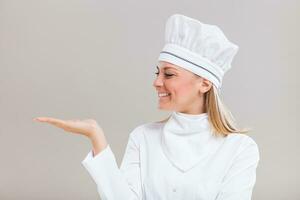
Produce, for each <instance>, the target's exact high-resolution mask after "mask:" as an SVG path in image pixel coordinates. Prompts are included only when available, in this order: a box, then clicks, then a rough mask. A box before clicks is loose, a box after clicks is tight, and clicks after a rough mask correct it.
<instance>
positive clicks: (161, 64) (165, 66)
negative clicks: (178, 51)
mask: <svg viewBox="0 0 300 200" xmlns="http://www.w3.org/2000/svg"><path fill="white" fill-rule="evenodd" d="M156 68H157V69H158V70H159V69H162V70H166V69H173V70H176V71H180V67H178V66H176V65H174V64H171V63H168V62H164V61H160V62H159V63H158V65H157V66H156Z"/></svg>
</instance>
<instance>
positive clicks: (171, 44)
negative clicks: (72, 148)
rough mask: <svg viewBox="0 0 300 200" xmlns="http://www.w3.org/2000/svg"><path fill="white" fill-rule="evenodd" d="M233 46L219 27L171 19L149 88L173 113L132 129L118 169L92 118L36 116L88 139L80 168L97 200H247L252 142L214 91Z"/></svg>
mask: <svg viewBox="0 0 300 200" xmlns="http://www.w3.org/2000/svg"><path fill="white" fill-rule="evenodd" d="M237 51H238V46H237V45H235V44H234V43H232V42H230V41H229V40H228V39H227V38H226V36H225V35H224V33H223V32H222V30H221V29H220V28H218V27H217V26H215V25H209V24H205V23H202V22H200V21H198V20H196V19H193V18H190V17H187V16H184V15H181V14H174V15H172V16H170V17H169V18H168V20H167V23H166V30H165V46H164V47H163V49H162V51H161V52H160V54H159V58H158V65H157V67H156V68H157V72H156V74H157V77H156V79H155V80H154V82H153V86H154V87H155V89H156V91H157V93H158V98H159V102H158V104H159V109H162V110H169V111H171V115H170V116H169V117H168V118H167V119H166V120H163V121H158V122H149V123H145V124H142V125H139V126H137V127H136V128H134V129H133V130H132V132H131V133H130V134H129V139H128V144H127V147H126V151H125V154H124V157H123V160H122V163H121V166H120V168H119V167H118V166H117V163H116V159H115V156H114V153H113V152H112V150H111V148H110V145H109V144H108V143H107V141H106V138H105V135H104V133H103V130H102V129H101V127H100V126H99V125H98V124H97V122H96V121H95V120H93V119H87V120H61V119H56V118H50V117H38V118H35V120H36V121H40V122H47V123H50V124H53V125H54V126H57V127H59V128H62V129H64V130H65V131H67V132H72V133H78V134H82V135H84V136H86V137H88V138H89V139H90V141H91V143H92V146H93V149H92V150H91V151H90V152H89V153H88V154H87V156H86V158H85V159H84V160H83V161H82V165H83V166H84V167H85V169H86V170H87V171H88V173H89V174H90V175H91V177H92V179H93V180H94V181H95V183H96V185H97V190H98V193H99V196H100V197H101V199H103V200H104V199H107V200H138V199H145V200H146V199H147V200H250V199H251V196H252V191H253V188H254V185H255V182H256V168H257V166H258V162H259V151H258V146H257V144H256V142H255V141H254V140H253V139H252V138H251V137H250V136H248V135H246V134H245V133H246V132H247V130H241V129H238V128H237V127H236V125H235V123H234V120H233V117H232V115H231V113H230V111H228V110H227V109H226V108H225V106H224V105H223V104H222V101H221V99H220V96H219V92H220V88H221V84H222V79H223V76H224V74H225V72H226V71H227V70H229V69H230V68H231V62H232V60H233V57H234V56H235V54H236V53H237Z"/></svg>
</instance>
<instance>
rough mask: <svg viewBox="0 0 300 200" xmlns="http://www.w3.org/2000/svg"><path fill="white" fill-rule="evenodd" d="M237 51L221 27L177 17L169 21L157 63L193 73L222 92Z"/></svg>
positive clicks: (178, 15) (171, 17)
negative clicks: (224, 78)
mask: <svg viewBox="0 0 300 200" xmlns="http://www.w3.org/2000/svg"><path fill="white" fill-rule="evenodd" d="M238 49H239V47H238V46H237V45H236V44H234V43H232V42H230V41H229V40H228V39H227V38H226V36H225V35H224V33H223V31H222V30H221V29H220V28H219V27H218V26H216V25H210V24H205V23H202V22H200V21H198V20H196V19H193V18H190V17H187V16H184V15H181V14H174V15H172V16H170V17H169V18H168V20H167V23H166V27H165V45H164V47H163V49H162V51H161V52H160V54H159V58H158V60H159V61H166V62H170V63H172V64H175V65H178V66H180V67H182V68H185V69H187V70H190V71H192V72H193V73H195V74H197V75H199V76H202V77H204V78H206V79H208V80H210V81H211V82H212V83H213V84H214V85H215V86H216V87H217V88H218V89H220V87H221V85H222V79H223V76H224V74H225V72H227V71H228V70H229V69H230V68H231V63H232V60H233V58H234V56H235V55H236V53H237V51H238Z"/></svg>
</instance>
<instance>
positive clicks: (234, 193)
mask: <svg viewBox="0 0 300 200" xmlns="http://www.w3.org/2000/svg"><path fill="white" fill-rule="evenodd" d="M258 162H259V149H258V146H257V144H256V142H255V141H254V140H253V139H252V138H251V137H250V136H248V135H245V134H240V133H232V134H229V135H228V136H226V137H224V136H216V135H215V134H212V131H211V128H210V126H209V121H208V114H207V113H201V114H196V115H195V114H186V113H181V112H176V111H173V112H172V114H171V116H170V118H169V119H168V120H167V121H166V122H149V123H145V124H142V125H139V126H137V127H136V128H134V129H133V130H132V131H131V133H130V134H129V139H128V143H127V146H126V150H125V154H124V157H123V160H122V162H121V165H120V167H118V165H117V162H116V159H115V156H114V153H113V151H112V150H111V147H110V145H109V144H108V145H107V146H106V147H105V149H104V150H102V151H101V152H100V153H98V154H97V155H96V156H94V155H93V151H92V150H90V152H88V154H87V156H86V157H85V158H84V160H83V161H82V165H83V166H84V168H85V169H86V170H87V171H88V173H89V174H90V176H91V177H92V179H93V180H94V181H95V183H96V186H97V191H98V193H99V196H100V197H101V199H102V200H250V199H251V196H252V191H253V188H254V185H255V182H256V169H257V166H258Z"/></svg>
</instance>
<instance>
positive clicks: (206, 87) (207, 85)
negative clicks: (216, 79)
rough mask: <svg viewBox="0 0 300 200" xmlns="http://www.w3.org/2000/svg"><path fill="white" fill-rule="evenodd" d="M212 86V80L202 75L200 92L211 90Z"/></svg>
mask: <svg viewBox="0 0 300 200" xmlns="http://www.w3.org/2000/svg"><path fill="white" fill-rule="evenodd" d="M211 87H212V82H210V81H209V80H207V79H205V78H203V77H201V81H200V88H199V90H200V92H201V93H206V92H207V91H209V90H210V89H211Z"/></svg>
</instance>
